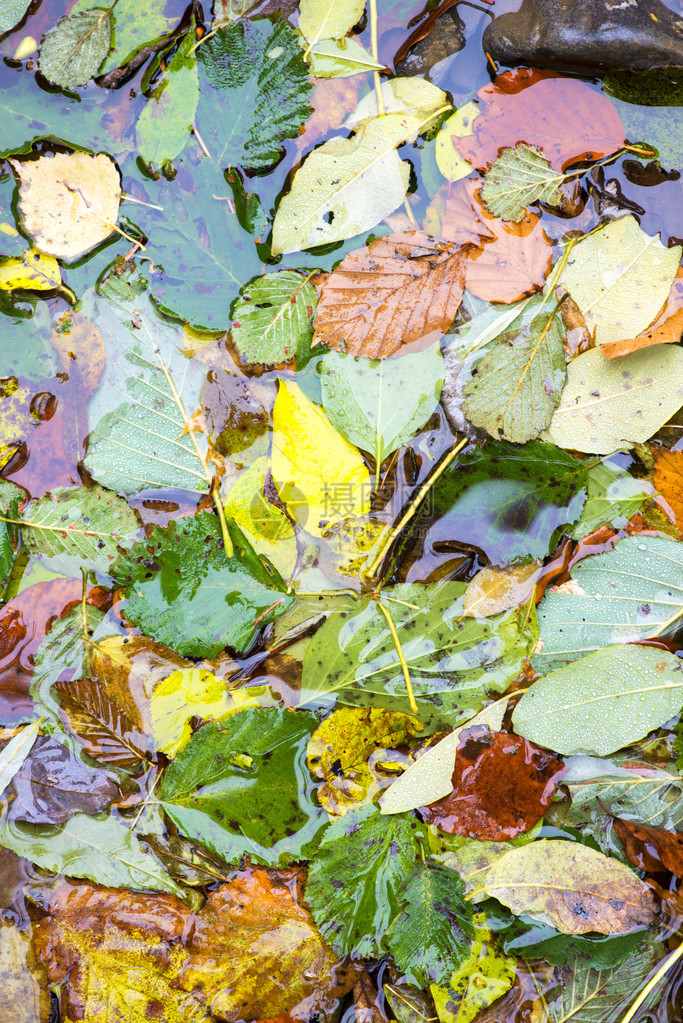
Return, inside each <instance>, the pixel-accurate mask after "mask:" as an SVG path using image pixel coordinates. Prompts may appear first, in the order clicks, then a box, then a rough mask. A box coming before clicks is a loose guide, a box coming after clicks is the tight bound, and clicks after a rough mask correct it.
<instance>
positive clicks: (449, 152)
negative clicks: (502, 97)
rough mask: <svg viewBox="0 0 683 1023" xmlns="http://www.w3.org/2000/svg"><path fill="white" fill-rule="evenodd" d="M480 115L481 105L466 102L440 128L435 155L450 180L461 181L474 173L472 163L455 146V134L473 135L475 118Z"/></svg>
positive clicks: (439, 166) (458, 136) (459, 135)
mask: <svg viewBox="0 0 683 1023" xmlns="http://www.w3.org/2000/svg"><path fill="white" fill-rule="evenodd" d="M478 115H479V106H478V105H477V104H476V103H473V102H471V103H465V105H464V106H462V107H460V108H459V109H458V110H456V112H455V113H454V114H451V116H450V117H449V118H448V119H447V120H445V121H444V123H443V124H442V125H441V128H440V129H439V134H438V135H437V136H436V147H435V153H434V155H435V158H436V163H437V166H438V168H439V170H440V171H441V173H442V174H443V176H444V177H445V178H447V179H448V181H460V179H461V178H466V177H469V175H470V174H471V173H472V170H473V167H472V164H471V163H470V162H469V161H468V160H465V159H463V157H462V156H461V155H460V153H459V152H458V150H457V149H456V148H455V146H454V145H453V136H456V137H457V138H464V136H465V135H471V134H472V133H473V131H474V128H473V122H474V119H475V117H477V116H478Z"/></svg>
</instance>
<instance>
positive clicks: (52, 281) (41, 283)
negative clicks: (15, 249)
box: [0, 249, 62, 291]
mask: <svg viewBox="0 0 683 1023" xmlns="http://www.w3.org/2000/svg"><path fill="white" fill-rule="evenodd" d="M61 283H62V274H61V271H60V269H59V263H58V262H57V260H56V259H53V257H52V256H43V255H41V253H40V252H36V250H35V249H25V250H24V251H23V252H22V254H21V255H20V256H3V257H2V259H0V289H2V290H3V291H14V290H15V289H16V288H25V289H26V290H27V291H52V290H53V288H58V287H59V285H60V284H61Z"/></svg>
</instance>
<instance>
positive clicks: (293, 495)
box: [272, 380, 370, 536]
mask: <svg viewBox="0 0 683 1023" xmlns="http://www.w3.org/2000/svg"><path fill="white" fill-rule="evenodd" d="M273 431H274V432H273V455H272V473H273V479H274V480H275V484H276V486H277V488H278V491H279V493H280V497H281V498H282V500H283V501H284V503H285V505H286V506H287V510H288V512H289V514H290V515H291V516H292V518H293V519H295V520H296V521H297V522H298V523H299V524H300V525H301V526H302V527H303V528H304V529H305V530H306V531H307V532H309V533H311V534H312V535H313V536H323V535H324V534H325V531H326V530H327V529H329V527H330V525H331V524H333V523H335V522H340V521H341V520H342V519H344V518H346V516H348V515H365V514H366V513H367V512H368V511H369V507H370V504H369V502H370V475H369V473H368V470H367V468H366V465H365V462H364V461H363V459H362V457H361V455H360V452H359V451H358V449H357V448H355V447H353V445H351V444H349V443H348V442H347V441H345V440H344V438H343V437H342V436H341V435H340V434H338V433H337V431H336V430H335V429H334V427H333V426H332V424H331V423H330V421H329V419H328V418H327V416H326V415H325V413H324V412H323V411H322V409H319V408H317V406H315V405H314V404H313V403H312V402H311V401H310V400H309V399H308V398H307V397H306V395H305V394H304V393H303V391H302V390H301V389H300V388H299V387H298V386H297V385H296V384H288V383H287V382H286V381H284V380H281V381H280V387H279V390H278V395H277V398H276V401H275V408H274V410H273Z"/></svg>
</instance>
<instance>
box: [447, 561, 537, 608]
mask: <svg viewBox="0 0 683 1023" xmlns="http://www.w3.org/2000/svg"><path fill="white" fill-rule="evenodd" d="M541 571H542V565H541V563H540V562H539V561H538V560H537V561H529V562H527V563H526V564H520V565H507V566H506V567H505V568H497V567H496V566H495V565H487V566H486V568H482V569H481V570H480V571H479V572H477V574H476V575H475V576H473V577H472V578H471V579H470V581H469V583H468V584H467V591H466V593H465V611H466V613H467V614H468V615H474V616H475V617H480V618H489V617H490V616H491V615H495V614H500V612H501V611H509V610H510V608H512V607H519V605H520V604H525V603H526V602H527V601H528V600H529V598H530V597H531V593H532V590H533V588H534V585H535V584H536V580H537V579H538V577H539V576H540V574H541Z"/></svg>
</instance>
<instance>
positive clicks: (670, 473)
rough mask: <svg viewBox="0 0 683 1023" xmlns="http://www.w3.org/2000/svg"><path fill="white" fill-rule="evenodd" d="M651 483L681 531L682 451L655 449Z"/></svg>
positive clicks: (682, 504) (682, 505)
mask: <svg viewBox="0 0 683 1023" xmlns="http://www.w3.org/2000/svg"><path fill="white" fill-rule="evenodd" d="M652 454H653V458H654V463H655V468H654V473H653V476H652V482H653V483H654V485H655V486H656V488H657V490H658V491H659V492H660V494H661V495H662V497H663V498H664V500H665V501H666V502H667V504H668V505H669V507H670V508H671V511H672V512H673V515H674V517H675V521H676V525H677V526H678V528H679V529H680V530H681V531H683V451H669V450H668V449H667V448H655V449H654V450H653V452H652Z"/></svg>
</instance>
